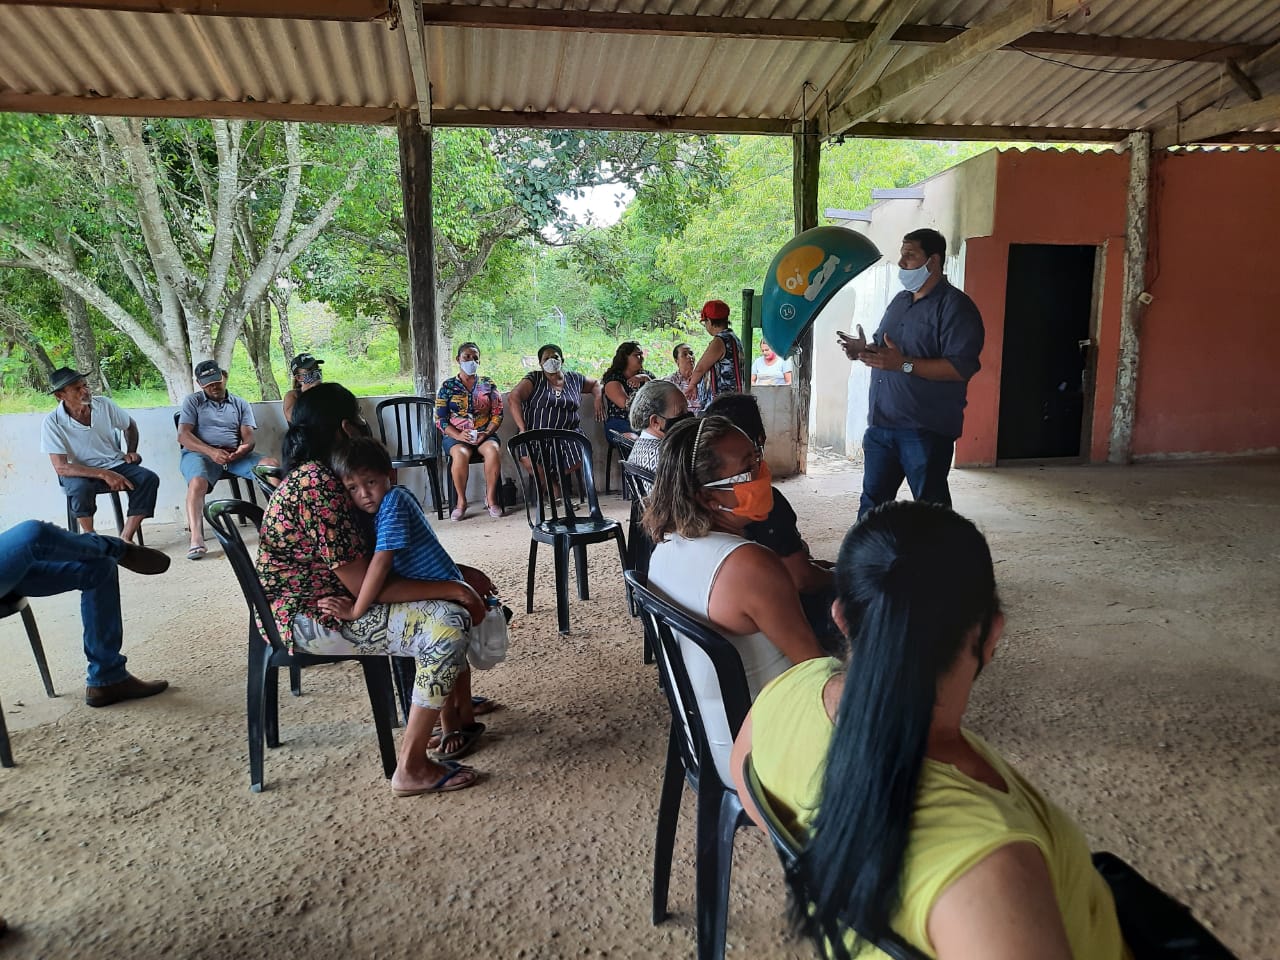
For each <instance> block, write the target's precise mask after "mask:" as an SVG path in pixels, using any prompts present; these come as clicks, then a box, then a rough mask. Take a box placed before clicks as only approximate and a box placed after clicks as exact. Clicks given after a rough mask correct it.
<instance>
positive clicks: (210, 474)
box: [179, 449, 266, 490]
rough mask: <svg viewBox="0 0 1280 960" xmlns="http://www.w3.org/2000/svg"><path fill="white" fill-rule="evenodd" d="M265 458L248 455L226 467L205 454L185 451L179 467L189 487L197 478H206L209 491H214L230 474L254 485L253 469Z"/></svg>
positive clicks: (257, 454) (260, 454)
mask: <svg viewBox="0 0 1280 960" xmlns="http://www.w3.org/2000/svg"><path fill="white" fill-rule="evenodd" d="M265 456H266V455H265V454H262V453H246V454H245V455H244V456H243V457H240V458H239V459H238V460H232V461H231V462H230V463H228V464H227V465H226V466H225V467H224V466H222V465H220V464H217V463H214V462H213V461H212V460H210V459H209V458H208V457H206V456H205V455H204V454H203V453H196V452H195V451H194V450H185V449H184V450H183V451H182V462H181V463H180V464H179V466H180V467H181V468H182V478H183V479H184V480H186V481H187V484H188V485H190V483H191V481H192V480H194V479H195V478H196V477H204V479H205V480H206V482H208V484H209V489H210V490H212V489H213V487H214V484H216V483H217V482H218V481H219V480H221V479H222V478H223V477H225V476H227V475H228V474H230V475H231V476H234V477H240V478H242V479H244V480H248V481H249V482H250V483H253V482H254V479H253V468H254V466H255V465H256V464H257V463H258V462H259V461H260V460H262V459H263V458H264V457H265Z"/></svg>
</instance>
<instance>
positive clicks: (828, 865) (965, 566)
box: [731, 502, 1129, 960]
mask: <svg viewBox="0 0 1280 960" xmlns="http://www.w3.org/2000/svg"><path fill="white" fill-rule="evenodd" d="M836 597H837V599H836V602H835V604H834V605H833V608H832V614H833V616H834V617H835V620H836V623H837V624H838V625H839V626H840V628H841V630H842V631H843V632H844V633H845V635H846V636H847V637H848V638H849V641H850V643H851V651H852V652H851V655H850V664H849V667H848V669H847V670H846V669H845V665H844V664H842V663H840V662H839V661H837V660H833V659H822V660H809V661H806V662H804V663H801V664H798V665H796V666H795V667H793V668H791V669H790V670H788V671H787V672H786V673H784V674H783V675H782V676H780V677H778V678H777V679H776V680H775V681H774V682H773V683H772V684H770V685H769V686H768V687H766V688H765V689H764V690H763V691H762V692H761V694H760V696H759V697H758V698H757V699H756V701H755V704H754V705H753V707H752V710H751V714H750V716H749V717H748V718H747V722H746V723H745V724H743V727H742V731H741V733H740V734H739V736H738V739H737V742H736V744H735V747H734V758H733V760H732V762H731V769H732V770H733V771H734V772H735V775H737V774H738V771H740V770H741V769H742V758H743V757H745V755H746V754H747V753H748V752H749V753H750V754H751V759H752V765H753V767H754V769H755V772H756V775H757V777H758V778H759V781H760V784H761V786H762V787H763V788H764V791H765V794H766V795H767V796H768V798H769V800H770V802H771V805H773V806H774V807H775V809H776V811H777V812H778V813H779V814H780V815H781V816H782V818H783V819H784V821H788V826H790V827H791V828H792V829H793V830H794V831H795V833H796V834H797V835H798V836H799V837H800V838H802V839H803V841H804V844H805V845H804V849H803V852H802V853H801V855H800V857H799V860H798V862H797V868H796V870H795V871H794V873H793V875H792V876H790V877H789V878H788V884H789V886H790V888H791V893H792V901H793V905H794V906H795V909H794V917H795V919H796V922H797V925H798V926H799V928H800V929H801V930H802V931H803V932H804V933H805V934H806V935H807V936H809V937H810V938H812V939H813V940H814V941H815V942H816V943H817V944H818V945H819V947H820V949H822V950H823V952H824V953H826V954H827V955H829V956H832V957H837V958H846V957H858V958H872V957H882V956H884V955H883V954H882V953H881V952H880V951H879V950H877V949H876V948H875V947H874V946H872V945H871V943H869V942H868V940H876V939H880V938H882V937H884V936H886V935H887V934H888V933H889V932H890V931H892V932H894V933H896V934H897V935H898V936H899V937H900V938H901V939H903V940H905V941H907V942H908V943H910V944H911V945H912V946H914V947H915V948H916V949H917V950H920V951H922V952H923V953H925V954H927V955H928V956H932V957H938V958H941V960H969V958H972V960H977V958H981V960H1023V958H1026V957H1036V958H1038V960H1070V958H1073V957H1074V958H1076V960H1086V958H1087V960H1125V958H1128V956H1129V952H1128V949H1127V948H1126V946H1125V944H1124V941H1123V939H1122V937H1121V934H1120V927H1119V923H1118V921H1117V919H1116V911H1115V904H1114V902H1113V900H1112V897H1111V891H1110V890H1109V888H1108V887H1107V885H1106V882H1105V881H1104V880H1103V879H1102V877H1101V876H1100V875H1099V874H1098V873H1097V871H1096V870H1094V868H1093V865H1092V862H1091V860H1090V855H1089V847H1088V845H1087V843H1086V842H1085V838H1084V835H1083V834H1082V833H1081V832H1080V829H1079V828H1078V827H1077V826H1076V825H1075V824H1074V823H1073V822H1072V820H1071V818H1070V817H1068V816H1067V815H1066V814H1065V813H1064V812H1063V811H1061V810H1059V809H1058V808H1057V807H1055V806H1054V805H1053V804H1052V803H1050V802H1049V801H1047V800H1046V799H1045V798H1044V797H1042V796H1041V795H1040V793H1039V792H1038V791H1037V790H1036V789H1035V788H1034V787H1033V786H1031V784H1029V783H1028V782H1027V781H1025V780H1024V779H1023V778H1022V777H1021V776H1019V775H1018V773H1017V771H1015V770H1014V769H1013V768H1012V767H1011V766H1009V764H1007V763H1006V762H1005V761H1004V760H1003V758H1001V757H1000V755H999V754H998V753H997V752H996V751H995V750H994V749H992V748H991V747H990V746H988V745H987V744H985V743H983V741H982V740H980V739H979V738H978V737H977V736H975V735H974V734H972V733H970V732H969V731H967V730H964V729H963V728H962V726H961V721H962V719H963V717H964V712H965V708H966V707H967V706H968V703H969V694H970V691H971V690H972V687H973V683H974V681H975V680H976V679H977V676H978V674H979V673H980V672H981V671H982V667H983V665H984V664H986V663H987V661H989V660H990V659H991V656H992V653H993V652H994V651H995V648H996V644H997V642H998V641H999V639H1000V633H1001V631H1002V629H1003V628H1004V615H1003V614H1002V613H1001V612H1000V604H999V599H998V598H997V595H996V585H995V575H994V572H993V567H992V563H991V552H990V550H989V549H988V547H987V543H986V541H985V540H984V539H983V537H982V534H981V533H979V532H978V530H977V528H976V527H975V526H974V525H973V524H972V523H971V522H970V521H968V520H966V519H964V518H963V517H961V516H959V515H958V514H956V513H954V512H952V511H951V510H949V509H947V508H945V507H940V506H936V505H932V504H926V503H918V502H896V503H889V504H886V505H884V506H882V507H880V508H878V509H877V510H875V511H873V512H872V513H870V514H868V515H867V516H866V517H865V518H864V519H863V521H862V522H861V523H859V524H858V525H856V526H855V527H854V528H853V529H852V530H850V531H849V533H848V534H847V535H846V536H845V539H844V544H843V545H842V547H841V549H840V557H839V561H838V563H837V566H836ZM738 786H739V795H740V796H742V797H743V799H744V803H745V804H746V805H747V806H748V809H749V812H751V813H752V815H753V816H754V817H755V819H756V821H757V822H758V823H761V825H762V826H763V823H762V821H761V818H760V816H759V812H758V811H755V810H754V809H753V807H754V805H753V804H751V803H750V801H749V798H748V797H747V793H746V790H745V788H744V785H743V784H741V783H740V784H739V785H738ZM855 931H856V933H855ZM864 937H865V938H868V939H867V940H864V939H863V938H864Z"/></svg>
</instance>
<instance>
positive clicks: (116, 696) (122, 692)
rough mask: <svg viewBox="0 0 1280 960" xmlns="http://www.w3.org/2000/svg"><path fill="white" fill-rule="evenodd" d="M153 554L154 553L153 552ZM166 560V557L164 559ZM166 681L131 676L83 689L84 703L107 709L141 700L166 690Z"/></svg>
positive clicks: (167, 684)
mask: <svg viewBox="0 0 1280 960" xmlns="http://www.w3.org/2000/svg"><path fill="white" fill-rule="evenodd" d="M153 552H154V551H153ZM165 559H166V560H168V559H169V558H168V557H165ZM168 686H169V681H168V680H139V679H138V678H137V677H135V676H133V675H132V674H131V675H130V676H128V677H126V678H125V679H124V680H121V681H120V682H119V683H109V684H107V685H106V686H105V687H85V688H84V702H85V703H87V704H88V705H89V706H91V707H109V706H111V704H113V703H119V702H120V701H121V700H142V699H143V698H144V697H154V696H155V695H156V694H157V693H160V692H161V691H163V690H166V689H168Z"/></svg>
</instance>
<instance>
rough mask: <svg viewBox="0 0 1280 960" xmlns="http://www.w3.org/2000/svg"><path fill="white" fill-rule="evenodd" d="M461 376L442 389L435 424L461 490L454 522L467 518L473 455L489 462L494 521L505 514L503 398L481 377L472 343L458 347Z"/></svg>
mask: <svg viewBox="0 0 1280 960" xmlns="http://www.w3.org/2000/svg"><path fill="white" fill-rule="evenodd" d="M455 359H457V361H458V375H457V376H456V377H450V378H449V379H448V380H446V381H445V382H444V383H442V384H441V385H440V391H439V392H438V393H437V394H436V426H437V427H438V428H439V429H440V433H441V434H442V435H443V437H444V453H445V456H446V457H448V458H449V475H450V476H451V477H452V478H453V488H454V490H456V491H457V501H456V506H455V507H454V509H453V512H452V513H450V514H449V519H450V520H455V521H456V520H462V519H464V518H465V517H466V515H467V473H468V470H469V468H470V466H471V461H472V458H473V457H477V456H478V457H479V458H480V459H481V460H482V461H483V462H484V483H485V509H486V510H487V511H488V513H489V516H491V517H494V518H495V519H496V518H498V517H501V516H502V500H501V498H500V497H499V496H498V481H499V480H501V479H502V451H501V449H500V448H499V446H498V428H499V427H500V426H502V394H501V393H500V392H499V390H498V387H497V385H496V384H494V382H493V381H492V380H490V379H489V378H488V377H484V376H481V375H480V373H479V370H480V348H479V347H478V346H476V345H475V344H474V343H471V342H470V341H468V342H467V343H464V344H462V345H461V346H459V347H458V349H457V352H456V355H455Z"/></svg>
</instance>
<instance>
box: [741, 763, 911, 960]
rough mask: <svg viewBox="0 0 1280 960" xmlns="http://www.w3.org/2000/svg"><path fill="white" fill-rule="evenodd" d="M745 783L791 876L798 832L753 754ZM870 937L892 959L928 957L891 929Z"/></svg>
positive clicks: (798, 846)
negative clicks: (760, 772) (771, 797)
mask: <svg viewBox="0 0 1280 960" xmlns="http://www.w3.org/2000/svg"><path fill="white" fill-rule="evenodd" d="M742 782H743V784H745V785H746V788H747V796H749V797H750V798H751V799H752V801H753V802H754V803H755V805H756V809H757V810H759V811H760V815H761V816H762V817H763V818H764V824H765V827H766V828H767V829H768V833H769V839H770V840H771V841H772V842H773V849H774V850H775V851H777V854H778V859H779V860H780V861H782V871H783V873H785V874H787V875H788V876H791V874H792V873H793V871H794V870H795V866H796V860H797V859H798V858H799V856H800V851H801V849H802V845H801V843H800V841H799V840H797V839H796V836H795V834H793V833H792V832H791V831H790V830H789V829H788V828H787V825H786V824H784V823H783V822H782V818H781V817H779V816H778V811H776V810H774V809H773V804H772V803H771V802H770V800H769V794H768V793H767V792H765V789H764V786H763V785H762V784H761V783H760V778H759V777H757V776H756V770H755V767H753V766H752V765H751V754H747V756H746V757H745V758H743V761H742ZM867 939H868V940H870V941H871V942H872V943H874V944H875V945H876V948H877V949H878V950H879V951H880V952H881V953H883V954H885V955H886V956H888V957H890V958H891V960H929V958H928V957H927V956H926V955H925V954H923V953H921V952H920V951H919V950H917V949H916V948H915V947H913V946H912V945H911V944H909V943H907V941H905V940H903V939H902V938H901V937H900V936H898V935H897V934H896V933H894V932H893V931H892V930H891V931H889V934H888V936H884V937H878V938H875V937H868V938H867Z"/></svg>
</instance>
